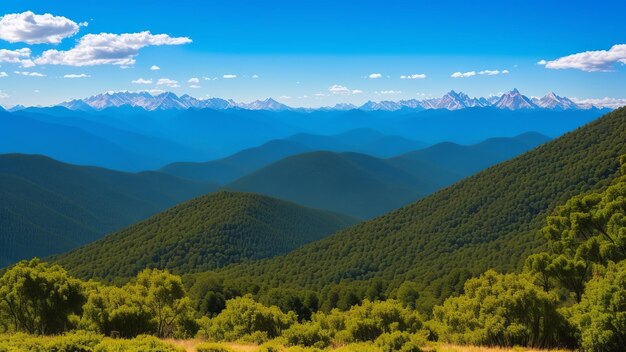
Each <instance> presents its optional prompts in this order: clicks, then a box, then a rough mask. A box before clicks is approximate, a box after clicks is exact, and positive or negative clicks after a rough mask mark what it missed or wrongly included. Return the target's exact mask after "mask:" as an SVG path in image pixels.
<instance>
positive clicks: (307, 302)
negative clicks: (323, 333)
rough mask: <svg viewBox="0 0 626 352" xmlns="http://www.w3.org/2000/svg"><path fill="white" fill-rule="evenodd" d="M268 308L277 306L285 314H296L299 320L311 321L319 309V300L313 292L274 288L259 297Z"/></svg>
mask: <svg viewBox="0 0 626 352" xmlns="http://www.w3.org/2000/svg"><path fill="white" fill-rule="evenodd" d="M259 302H260V303H262V304H264V305H266V306H277V307H278V308H280V310H282V311H283V312H294V313H296V314H297V315H298V320H300V321H302V320H309V319H311V314H313V313H314V312H316V311H317V310H318V308H319V299H318V297H317V295H316V294H315V292H313V291H298V290H294V289H282V288H272V289H270V290H268V291H267V292H265V293H263V294H261V295H260V297H259Z"/></svg>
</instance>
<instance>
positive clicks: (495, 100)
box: [58, 89, 593, 111]
mask: <svg viewBox="0 0 626 352" xmlns="http://www.w3.org/2000/svg"><path fill="white" fill-rule="evenodd" d="M58 106H63V107H66V108H68V109H71V110H82V111H89V110H103V109H107V108H114V107H123V106H128V107H134V108H142V109H145V110H148V111H154V110H172V109H174V110H185V109H216V110H226V109H246V110H267V111H286V110H294V111H295V110H315V109H302V108H292V107H290V106H287V105H285V104H282V103H279V102H277V101H276V100H274V99H272V98H268V99H265V100H256V101H253V102H251V103H240V102H235V101H233V100H231V99H229V100H225V99H221V98H209V99H197V98H194V97H192V96H190V95H187V94H185V95H182V96H177V95H176V94H174V93H172V92H165V93H160V94H151V93H149V92H108V93H104V94H98V95H94V96H91V97H89V98H86V99H77V100H71V101H66V102H63V103H61V104H58ZM481 107H494V108H498V109H504V110H525V109H549V110H576V109H589V108H593V106H590V105H578V104H576V103H575V102H573V101H572V100H570V99H568V98H565V97H560V96H558V95H556V94H554V93H552V92H550V93H548V94H546V96H544V97H542V98H536V97H533V98H529V97H527V96H525V95H523V94H521V93H520V92H519V91H518V90H517V89H513V90H512V91H509V92H506V93H504V94H502V95H495V96H489V97H486V98H485V97H478V98H472V97H469V96H468V95H467V94H465V93H462V92H455V91H453V90H452V91H450V92H448V93H446V94H445V95H444V96H443V97H441V98H432V99H425V100H418V99H410V100H400V101H389V100H385V101H380V102H374V101H368V102H367V103H365V104H363V105H361V106H355V105H352V104H337V105H335V106H334V107H326V108H320V109H321V110H353V109H358V110H363V111H397V110H402V109H409V110H425V109H446V110H459V109H466V108H481Z"/></svg>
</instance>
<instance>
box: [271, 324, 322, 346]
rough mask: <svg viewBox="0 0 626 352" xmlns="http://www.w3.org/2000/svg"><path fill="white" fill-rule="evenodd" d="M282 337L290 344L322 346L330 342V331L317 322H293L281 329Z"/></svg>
mask: <svg viewBox="0 0 626 352" xmlns="http://www.w3.org/2000/svg"><path fill="white" fill-rule="evenodd" d="M282 337H283V338H284V339H285V340H286V341H287V344H289V345H290V346H296V345H298V346H307V347H311V346H313V347H317V348H324V347H326V346H328V344H329V343H330V332H329V331H328V330H324V329H322V327H321V326H320V324H319V322H309V323H305V324H294V325H292V326H291V327H290V328H289V329H287V330H285V331H283V333H282Z"/></svg>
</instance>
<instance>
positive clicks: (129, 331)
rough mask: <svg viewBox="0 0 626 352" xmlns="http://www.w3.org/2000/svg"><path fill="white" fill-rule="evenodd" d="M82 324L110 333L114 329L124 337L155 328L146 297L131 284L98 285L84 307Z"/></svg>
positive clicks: (87, 327)
mask: <svg viewBox="0 0 626 352" xmlns="http://www.w3.org/2000/svg"><path fill="white" fill-rule="evenodd" d="M81 324H82V325H83V327H84V328H86V329H89V330H93V331H97V332H99V333H101V334H104V335H107V336H110V335H111V332H112V331H116V332H117V333H119V334H120V336H122V337H134V336H137V335H140V334H148V333H152V332H154V331H155V330H156V326H155V324H154V321H153V320H152V315H151V313H150V311H149V309H148V307H147V305H146V304H145V297H143V296H140V295H139V292H137V290H135V289H134V287H132V286H130V285H128V286H126V287H124V288H119V287H115V286H98V287H95V288H94V289H93V290H92V291H91V292H89V299H88V300H87V303H86V304H85V306H84V307H83V317H82V321H81Z"/></svg>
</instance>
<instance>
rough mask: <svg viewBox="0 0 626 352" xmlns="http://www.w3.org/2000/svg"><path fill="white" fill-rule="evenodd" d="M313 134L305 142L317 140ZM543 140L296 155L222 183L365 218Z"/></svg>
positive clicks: (520, 138)
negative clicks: (382, 153)
mask: <svg viewBox="0 0 626 352" xmlns="http://www.w3.org/2000/svg"><path fill="white" fill-rule="evenodd" d="M313 137H315V136H313ZM313 137H312V136H309V137H308V138H307V140H308V141H309V142H310V141H311V139H319V138H313ZM547 140H549V138H547V137H545V136H543V135H540V134H537V133H528V134H524V135H520V136H518V137H515V138H494V139H490V140H486V141H484V142H482V143H479V144H476V145H470V146H461V145H458V144H453V143H441V144H438V145H435V146H432V147H429V148H425V149H422V150H418V151H415V152H411V153H407V154H404V155H401V156H398V157H394V158H390V159H379V158H374V157H371V156H367V155H364V154H358V153H332V152H313V153H306V154H299V155H296V156H293V157H289V158H286V159H283V160H280V161H278V162H276V163H273V164H270V165H269V166H267V167H265V168H262V169H260V170H258V171H255V172H253V173H251V174H249V175H246V176H244V177H242V178H240V179H238V180H236V181H235V182H233V183H232V184H230V185H228V186H227V187H228V188H231V189H235V190H240V191H246V192H256V193H261V194H266V195H270V196H274V197H278V198H281V199H287V200H291V201H294V202H297V203H300V204H304V205H307V206H311V207H316V208H322V209H330V210H334V211H338V212H341V213H344V214H350V215H353V216H356V217H359V218H364V219H366V218H371V217H374V216H377V215H381V214H383V213H385V212H387V211H390V210H393V209H396V208H399V207H401V206H404V205H406V204H408V203H410V202H412V201H415V200H417V199H419V198H421V197H423V196H425V195H428V194H431V193H432V192H434V191H436V190H438V189H440V188H442V187H445V186H448V185H450V184H452V183H454V182H456V181H458V180H460V179H461V178H463V177H466V176H469V175H471V174H473V173H476V172H477V171H480V170H482V169H485V168H487V167H489V166H491V165H494V164H496V163H498V162H501V161H504V160H507V159H510V158H512V157H514V156H517V155H519V154H521V153H523V152H525V151H527V150H530V149H532V148H534V147H536V146H537V145H539V144H541V143H543V142H545V141H547Z"/></svg>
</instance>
